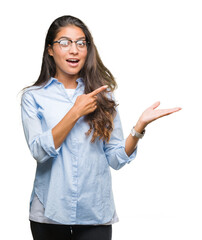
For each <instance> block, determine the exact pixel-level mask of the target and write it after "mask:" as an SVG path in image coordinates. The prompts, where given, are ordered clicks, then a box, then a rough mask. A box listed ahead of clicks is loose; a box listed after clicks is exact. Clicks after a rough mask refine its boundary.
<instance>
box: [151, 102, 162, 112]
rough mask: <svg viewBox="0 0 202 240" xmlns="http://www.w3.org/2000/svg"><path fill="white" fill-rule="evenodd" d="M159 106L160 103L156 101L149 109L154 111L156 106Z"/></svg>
mask: <svg viewBox="0 0 202 240" xmlns="http://www.w3.org/2000/svg"><path fill="white" fill-rule="evenodd" d="M159 105H160V102H159V101H158V102H155V103H154V104H153V105H151V107H150V108H151V109H153V110H154V109H155V108H157V107H158V106H159Z"/></svg>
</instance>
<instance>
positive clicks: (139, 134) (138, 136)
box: [130, 127, 145, 139]
mask: <svg viewBox="0 0 202 240" xmlns="http://www.w3.org/2000/svg"><path fill="white" fill-rule="evenodd" d="M130 133H131V135H132V136H133V137H137V138H140V139H141V138H143V137H144V134H145V130H143V131H142V132H141V133H138V132H136V131H135V128H134V127H133V128H132V129H131V132H130Z"/></svg>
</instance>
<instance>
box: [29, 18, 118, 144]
mask: <svg viewBox="0 0 202 240" xmlns="http://www.w3.org/2000/svg"><path fill="white" fill-rule="evenodd" d="M68 25H73V26H76V27H79V28H81V29H82V31H83V32H84V34H85V37H86V40H87V42H88V44H87V57H86V61H85V63H84V66H83V68H82V69H81V71H80V73H79V76H80V77H82V78H83V81H84V84H85V94H87V93H90V92H92V91H94V90H95V89H97V88H99V87H101V86H103V85H108V87H109V91H110V92H113V91H114V90H115V88H116V87H117V84H116V81H115V79H114V77H113V75H112V74H111V72H110V71H109V70H108V69H107V68H106V67H105V66H104V64H103V62H102V60H101V58H100V56H99V54H98V51H97V48H96V46H95V44H94V41H93V37H92V35H91V33H90V31H89V30H88V28H87V26H86V25H85V24H84V23H83V22H82V21H81V20H80V19H78V18H76V17H73V16H69V15H65V16H62V17H59V18H57V19H56V20H54V21H53V23H52V24H51V25H50V27H49V29H48V32H47V35H46V39H45V47H44V52H43V59H42V66H41V72H40V75H39V78H38V79H37V81H36V82H35V83H34V84H33V85H32V86H44V85H45V84H46V83H47V82H48V81H49V79H50V77H54V76H55V75H56V65H55V62H54V59H53V57H52V56H50V55H49V54H48V48H49V47H50V46H51V45H52V43H53V41H54V39H55V37H56V35H57V33H58V32H59V31H60V29H61V28H62V27H66V26H68ZM115 108H116V103H115V101H114V100H113V99H112V98H110V97H109V94H108V95H107V93H106V92H101V93H99V94H98V95H97V109H96V110H95V111H94V112H92V113H90V114H88V115H86V116H85V117H84V119H85V121H86V122H88V124H89V127H90V128H89V130H88V132H87V133H86V134H87V135H90V134H91V132H92V131H93V135H92V139H91V142H94V141H95V140H96V138H99V139H102V140H105V141H106V142H108V141H109V139H110V135H111V132H112V130H113V118H114V117H115V114H116V109H115Z"/></svg>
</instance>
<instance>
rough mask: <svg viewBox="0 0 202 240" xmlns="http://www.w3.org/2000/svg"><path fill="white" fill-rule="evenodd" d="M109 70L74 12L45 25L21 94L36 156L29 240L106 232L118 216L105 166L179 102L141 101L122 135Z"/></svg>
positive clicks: (118, 160) (128, 156) (81, 239)
mask: <svg viewBox="0 0 202 240" xmlns="http://www.w3.org/2000/svg"><path fill="white" fill-rule="evenodd" d="M115 87H116V82H115V80H114V77H113V75H112V74H111V72H110V71H109V70H108V69H107V68H106V67H105V66H104V64H103V63H102V61H101V59H100V57H99V54H98V52H97V49H96V47H95V45H94V42H93V38H92V36H91V34H90V32H89V30H88V28H87V27H86V26H85V24H84V23H83V22H82V21H81V20H79V19H78V18H75V17H72V16H62V17H60V18H58V19H56V20H55V21H54V22H53V23H52V24H51V26H50V28H49V30H48V33H47V36H46V40H45V48H44V54H43V61H42V68H41V73H40V75H39V78H38V80H37V81H36V82H35V83H34V85H33V86H31V87H29V88H26V90H25V91H24V93H23V96H22V105H21V106H22V123H23V128H24V133H25V137H26V140H27V143H28V146H29V149H30V151H31V153H32V155H33V157H34V158H35V159H36V161H37V169H36V177H35V181H34V186H33V191H32V195H31V201H30V223H31V230H32V235H33V238H34V239H35V240H46V239H47V240H51V239H57V240H63V239H66V240H67V239H74V240H85V239H88V240H95V239H96V240H99V239H100V240H109V239H111V235H112V224H113V223H115V222H117V221H118V217H117V213H116V209H115V204H114V200H113V193H112V188H111V174H110V168H109V166H110V167H112V168H114V169H120V168H121V167H123V166H124V165H125V164H126V163H129V162H130V161H131V160H132V159H134V158H135V156H136V147H137V143H138V140H139V139H140V138H142V137H143V135H144V132H145V128H146V126H147V125H148V124H149V123H150V122H152V121H154V120H156V119H158V118H160V117H163V116H165V115H168V114H171V113H174V112H176V111H179V110H180V108H173V109H167V110H166V109H164V110H156V108H157V107H158V106H159V104H160V103H159V102H157V103H155V104H153V105H152V106H151V107H149V108H148V109H146V110H145V111H144V112H143V114H142V115H141V117H140V118H139V120H138V122H137V123H136V125H135V126H134V127H133V128H132V130H131V133H130V134H129V136H128V137H127V138H126V139H124V138H123V133H122V128H121V122H120V118H119V114H118V112H117V109H116V103H115V99H114V97H113V94H112V93H113V91H114V89H115Z"/></svg>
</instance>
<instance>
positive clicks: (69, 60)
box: [66, 58, 79, 64]
mask: <svg viewBox="0 0 202 240" xmlns="http://www.w3.org/2000/svg"><path fill="white" fill-rule="evenodd" d="M66 61H67V62H69V63H72V64H76V63H78V62H79V59H74V58H69V59H67V60H66Z"/></svg>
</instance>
